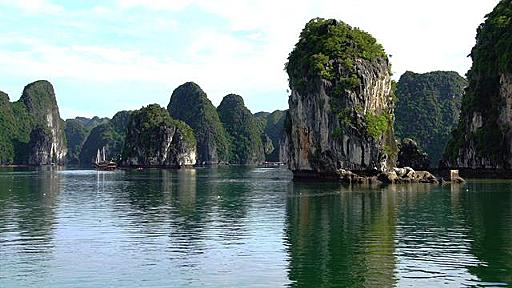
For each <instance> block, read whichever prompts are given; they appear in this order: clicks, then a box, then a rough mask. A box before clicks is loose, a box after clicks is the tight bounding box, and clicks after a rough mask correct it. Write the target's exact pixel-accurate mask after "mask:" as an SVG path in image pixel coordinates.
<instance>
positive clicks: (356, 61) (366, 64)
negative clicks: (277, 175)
mask: <svg viewBox="0 0 512 288" xmlns="http://www.w3.org/2000/svg"><path fill="white" fill-rule="evenodd" d="M354 39H359V40H360V41H362V42H364V43H360V42H358V40H354ZM361 39H365V40H361ZM328 43H337V45H338V46H336V47H335V48H332V47H331V48H329V47H330V46H329V45H330V44H328ZM365 43H371V44H365ZM365 45H367V46H369V47H367V46H365ZM312 47H313V48H312ZM346 47H356V50H351V49H347V48H346ZM357 49H359V50H357ZM333 50H334V51H333ZM288 60H289V61H288V63H287V67H286V68H287V72H288V75H289V78H290V88H291V95H290V97H289V100H288V103H289V112H288V115H287V117H288V119H287V120H286V121H285V131H286V132H285V136H284V138H283V140H282V143H283V145H285V147H287V148H286V149H285V150H284V151H281V154H282V158H283V159H284V160H285V161H287V163H288V166H289V168H290V169H291V170H292V171H293V172H294V175H295V176H296V177H330V176H333V177H337V176H336V175H337V171H338V170H340V169H348V170H372V169H373V170H381V171H383V170H387V169H390V168H392V167H394V166H395V159H396V154H397V147H396V143H395V138H394V132H393V120H394V119H393V109H394V99H393V91H392V85H391V84H392V80H391V73H390V65H389V62H388V59H387V56H386V54H385V53H384V50H383V49H382V47H381V46H380V45H379V44H377V43H376V41H375V39H374V38H373V37H371V36H370V35H369V34H367V33H365V32H363V31H361V30H358V29H357V28H352V27H350V26H348V25H347V24H345V23H343V22H339V21H336V20H332V19H331V20H324V19H313V20H311V21H310V22H309V23H308V24H307V25H306V28H304V30H303V32H302V33H301V38H300V39H299V42H298V43H297V45H296V47H295V49H294V50H293V51H292V52H291V53H290V56H289V58H288Z"/></svg>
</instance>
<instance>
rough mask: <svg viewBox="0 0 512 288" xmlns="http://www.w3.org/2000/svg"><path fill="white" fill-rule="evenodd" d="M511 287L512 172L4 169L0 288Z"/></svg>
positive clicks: (1, 178)
mask: <svg viewBox="0 0 512 288" xmlns="http://www.w3.org/2000/svg"><path fill="white" fill-rule="evenodd" d="M507 285H508V286H509V287H510V286H512V181H470V182H468V183H466V184H465V185H447V186H444V187H441V186H435V185H426V184H425V185H404V186H389V187H387V188H383V187H380V188H379V187H375V188H349V187H344V186H342V185H339V184H333V183H293V182H291V174H290V173H289V172H288V171H287V170H285V169H258V168H240V167H236V168H219V169H196V170H181V171H172V170H145V171H116V172H97V171H78V170H69V171H65V170H64V171H63V170H60V171H59V170H53V171H52V170H13V169H3V170H0V287H282V286H291V287H394V286H398V287H443V286H446V287H463V286H492V287H495V286H507Z"/></svg>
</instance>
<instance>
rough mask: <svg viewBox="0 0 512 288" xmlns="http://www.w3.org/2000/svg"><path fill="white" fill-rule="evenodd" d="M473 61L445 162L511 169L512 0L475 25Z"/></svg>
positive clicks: (454, 165)
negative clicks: (458, 118) (475, 35)
mask: <svg viewBox="0 0 512 288" xmlns="http://www.w3.org/2000/svg"><path fill="white" fill-rule="evenodd" d="M471 58H472V60H473V65H472V67H471V70H469V72H468V74H467V78H468V81H469V84H468V88H467V89H466V92H465V94H464V97H463V98H462V111H461V116H460V121H459V123H458V126H457V129H456V130H455V131H454V132H453V136H452V139H451V140H450V142H449V144H448V147H447V149H446V152H445V157H444V164H445V165H446V166H450V167H463V168H499V169H511V168H512V1H511V0H503V1H501V2H500V3H499V4H498V5H497V6H496V7H495V8H494V10H493V11H492V12H491V13H490V14H488V15H487V19H486V20H485V22H484V23H483V24H481V25H480V27H478V29H477V37H476V45H475V46H474V47H473V49H472V51H471Z"/></svg>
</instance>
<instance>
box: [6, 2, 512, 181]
mask: <svg viewBox="0 0 512 288" xmlns="http://www.w3.org/2000/svg"><path fill="white" fill-rule="evenodd" d="M511 6H512V4H511V2H510V1H501V2H500V3H499V4H498V5H497V6H496V7H495V9H494V10H493V11H492V13H490V14H489V15H488V16H487V19H486V20H485V22H484V23H483V24H482V25H480V27H479V28H478V33H477V44H476V45H475V47H474V48H473V50H472V51H471V57H472V60H473V65H472V67H471V70H470V71H469V72H468V74H467V79H465V78H464V77H462V76H460V75H459V74H457V73H456V72H451V71H434V72H430V73H423V74H418V73H414V72H411V71H408V72H406V73H405V74H403V75H402V76H401V77H400V80H399V81H398V82H395V81H393V80H392V78H391V64H390V61H389V58H388V55H387V54H386V52H385V50H384V47H383V46H382V45H381V44H379V43H378V42H377V40H376V39H375V38H374V37H373V36H372V35H370V34H368V33H366V32H364V31H363V30H361V29H359V28H354V27H351V26H350V25H348V24H346V23H344V22H342V21H338V20H334V19H322V18H315V19H312V20H311V21H309V22H308V23H307V24H306V26H305V27H304V29H303V31H302V33H301V34H300V38H299V40H298V42H297V43H296V45H295V48H294V49H293V51H291V52H290V54H289V57H288V61H287V63H286V67H285V69H286V72H287V73H288V76H289V86H290V90H291V94H290V95H289V101H288V102H289V109H288V110H286V111H274V112H272V113H269V112H258V113H255V114H253V113H252V112H251V111H249V109H248V108H247V107H246V106H245V104H244V100H243V98H242V96H239V95H235V94H229V95H227V96H225V97H224V99H223V100H222V102H221V103H220V105H219V106H218V107H215V106H214V105H213V104H212V102H211V101H210V100H209V99H208V96H207V94H206V92H204V91H203V90H202V89H201V87H200V86H199V85H198V84H196V83H194V82H187V83H184V84H182V85H180V86H179V87H177V88H176V89H175V90H174V91H173V92H172V93H170V100H169V104H168V106H167V107H160V106H159V105H157V104H150V105H147V106H145V107H142V108H141V109H140V110H136V111H120V112H118V113H116V114H115V115H114V116H113V117H112V118H99V117H94V118H91V119H89V118H84V117H77V118H75V119H68V120H65V121H64V120H62V119H61V118H60V114H59V109H58V105H57V101H56V97H55V92H54V88H53V86H52V84H51V83H49V82H48V81H45V80H39V81H36V82H33V83H30V84H28V85H27V86H26V87H25V89H24V90H23V93H22V96H21V98H20V99H19V100H18V101H16V102H10V100H9V97H8V95H7V94H5V93H3V92H0V164H1V165H34V166H39V165H80V166H85V167H91V165H92V163H93V162H94V159H95V157H96V153H97V151H98V150H100V149H105V153H106V154H107V158H108V159H107V160H109V161H114V162H116V163H118V165H121V166H124V167H164V168H179V167H183V166H193V165H223V164H237V165H259V164H262V163H265V162H278V163H281V162H283V163H287V165H288V168H289V169H290V170H292V171H293V173H294V175H295V177H296V178H321V179H327V178H328V179H338V180H350V181H355V182H361V181H363V179H365V180H364V181H370V182H374V181H375V182H385V183H398V182H400V181H402V180H404V179H405V175H406V174H404V173H407V172H406V171H410V170H407V169H405V170H400V168H398V167H407V168H408V169H411V170H413V169H414V170H428V169H437V168H441V169H461V170H462V171H473V172H474V171H491V173H487V174H486V173H484V174H483V175H486V177H487V176H489V175H492V174H493V173H498V174H499V175H501V176H503V175H505V176H507V175H509V176H510V174H511V173H510V172H511V169H512V51H511V50H512V49H511V47H512V46H511V44H510V43H512V34H511V32H510V31H512V20H511V18H512V7H511ZM468 173H469V172H468ZM469 174H471V173H469ZM469 174H468V175H469ZM479 174H481V173H479ZM407 175H409V174H407ZM411 175H412V174H411ZM411 175H409V176H408V177H409V178H410V179H409V180H410V181H419V182H434V179H433V178H432V175H431V174H430V173H428V172H425V173H423V174H421V173H420V174H418V173H417V174H414V175H412V176H411ZM474 175H475V173H473V174H471V176H474ZM481 175H482V174H481ZM411 177H412V178H411Z"/></svg>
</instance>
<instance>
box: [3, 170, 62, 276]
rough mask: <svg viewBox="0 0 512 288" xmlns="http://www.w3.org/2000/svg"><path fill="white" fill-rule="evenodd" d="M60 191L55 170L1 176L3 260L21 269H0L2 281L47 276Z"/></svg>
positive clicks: (7, 173) (14, 171) (58, 178)
mask: <svg viewBox="0 0 512 288" xmlns="http://www.w3.org/2000/svg"><path fill="white" fill-rule="evenodd" d="M27 180H28V181H27ZM59 187H60V177H59V174H58V172H57V171H56V170H55V169H45V170H40V171H32V172H29V173H26V172H25V173H22V174H21V175H20V173H19V172H18V170H13V169H9V170H8V171H5V170H4V171H2V173H1V174H0V259H12V260H13V261H12V262H10V263H9V265H12V266H14V267H18V270H14V271H13V270H8V271H5V269H0V279H1V278H4V277H5V278H10V277H23V276H27V275H31V276H36V275H43V274H44V269H45V267H46V266H47V263H48V262H49V261H50V259H51V257H52V252H53V249H54V242H53V238H54V228H55V225H56V222H57V219H56V215H55V214H56V212H55V208H56V206H57V205H58V196H59V192H60V189H59ZM11 273H15V274H11Z"/></svg>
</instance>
